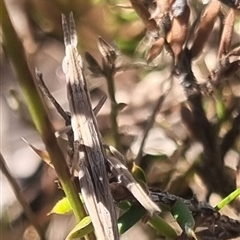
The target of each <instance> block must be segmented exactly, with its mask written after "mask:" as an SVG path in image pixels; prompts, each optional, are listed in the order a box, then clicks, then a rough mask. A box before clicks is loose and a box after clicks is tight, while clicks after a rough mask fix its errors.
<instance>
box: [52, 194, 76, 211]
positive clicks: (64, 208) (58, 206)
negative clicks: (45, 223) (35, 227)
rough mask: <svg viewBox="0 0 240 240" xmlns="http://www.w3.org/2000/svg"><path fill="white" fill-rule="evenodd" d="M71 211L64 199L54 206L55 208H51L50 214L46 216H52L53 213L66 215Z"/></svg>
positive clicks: (66, 200)
mask: <svg viewBox="0 0 240 240" xmlns="http://www.w3.org/2000/svg"><path fill="white" fill-rule="evenodd" d="M71 211H72V207H71V205H70V203H69V201H68V199H67V198H66V197H65V198H63V199H61V200H60V201H58V202H57V203H56V204H55V206H54V207H53V209H52V210H51V212H50V213H49V214H48V215H50V214H53V213H56V214H61V215H62V214H67V213H69V212H71Z"/></svg>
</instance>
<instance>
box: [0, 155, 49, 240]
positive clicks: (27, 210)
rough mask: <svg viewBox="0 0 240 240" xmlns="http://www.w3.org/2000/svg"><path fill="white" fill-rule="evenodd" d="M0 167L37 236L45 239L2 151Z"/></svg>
mask: <svg viewBox="0 0 240 240" xmlns="http://www.w3.org/2000/svg"><path fill="white" fill-rule="evenodd" d="M0 169H1V171H2V172H3V174H4V175H5V177H6V178H7V180H8V181H9V183H10V185H11V187H12V190H13V192H14V194H15V196H16V199H17V200H18V201H19V203H20V204H21V206H22V208H23V210H24V213H25V214H26V216H27V218H28V220H29V222H30V223H31V224H32V225H33V227H34V228H35V229H36V232H37V233H38V235H39V237H40V238H41V239H42V240H44V239H45V234H44V232H43V230H42V229H41V226H40V225H39V223H38V221H37V218H36V215H35V214H34V212H33V211H32V209H31V208H30V206H29V204H28V203H27V201H26V200H25V198H24V197H23V195H22V193H21V190H20V188H19V186H18V184H17V181H16V180H15V179H14V177H13V176H12V175H11V173H10V171H9V169H8V167H7V164H6V161H5V159H4V158H3V156H2V153H0Z"/></svg>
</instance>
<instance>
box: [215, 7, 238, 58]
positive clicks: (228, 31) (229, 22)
mask: <svg viewBox="0 0 240 240" xmlns="http://www.w3.org/2000/svg"><path fill="white" fill-rule="evenodd" d="M234 19H235V11H234V9H230V10H229V12H228V14H227V16H226V18H225V20H224V27H223V32H222V36H221V41H220V45H219V49H218V59H219V58H221V57H222V55H223V54H227V53H228V52H229V49H230V45H231V41H232V35H233V27H234Z"/></svg>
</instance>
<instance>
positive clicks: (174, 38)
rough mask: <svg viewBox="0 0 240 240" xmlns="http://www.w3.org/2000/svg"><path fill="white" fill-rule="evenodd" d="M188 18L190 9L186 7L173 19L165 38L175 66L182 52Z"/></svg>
mask: <svg viewBox="0 0 240 240" xmlns="http://www.w3.org/2000/svg"><path fill="white" fill-rule="evenodd" d="M189 16H190V8H189V6H188V5H186V7H185V9H184V12H183V14H182V15H180V16H179V17H175V18H173V21H172V28H171V30H170V32H169V34H168V36H167V42H168V43H169V44H170V47H171V49H172V52H173V54H174V58H175V64H176V62H177V61H178V59H179V55H180V54H181V52H182V48H183V45H184V43H185V40H186V37H187V33H188V20H189Z"/></svg>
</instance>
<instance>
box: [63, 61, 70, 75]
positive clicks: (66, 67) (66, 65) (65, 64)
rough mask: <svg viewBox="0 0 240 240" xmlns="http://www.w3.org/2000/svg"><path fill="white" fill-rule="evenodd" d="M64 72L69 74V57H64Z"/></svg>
mask: <svg viewBox="0 0 240 240" xmlns="http://www.w3.org/2000/svg"><path fill="white" fill-rule="evenodd" d="M62 70H63V72H64V73H65V74H67V73H68V72H69V60H68V58H67V57H64V59H63V61H62Z"/></svg>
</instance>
